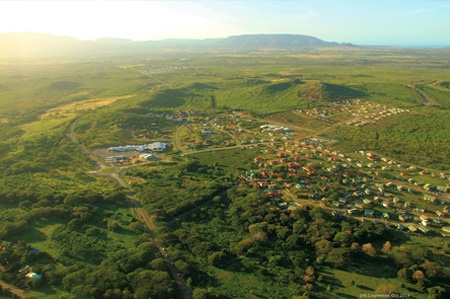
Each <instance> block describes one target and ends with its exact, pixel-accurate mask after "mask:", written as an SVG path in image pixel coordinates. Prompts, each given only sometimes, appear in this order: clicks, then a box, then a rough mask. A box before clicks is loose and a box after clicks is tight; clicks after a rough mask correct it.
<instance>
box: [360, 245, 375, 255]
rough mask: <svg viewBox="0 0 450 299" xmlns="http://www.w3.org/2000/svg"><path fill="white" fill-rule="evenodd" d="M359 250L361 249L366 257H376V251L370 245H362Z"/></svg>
mask: <svg viewBox="0 0 450 299" xmlns="http://www.w3.org/2000/svg"><path fill="white" fill-rule="evenodd" d="M361 249H362V251H363V252H364V253H365V254H367V255H368V256H370V257H376V256H377V251H376V250H375V248H373V246H372V244H371V243H367V244H364V245H363V246H362V247H361Z"/></svg>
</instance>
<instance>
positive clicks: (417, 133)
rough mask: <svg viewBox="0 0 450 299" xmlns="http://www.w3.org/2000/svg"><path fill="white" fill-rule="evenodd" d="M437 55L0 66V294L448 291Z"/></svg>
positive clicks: (330, 51) (130, 58) (141, 58)
mask: <svg viewBox="0 0 450 299" xmlns="http://www.w3.org/2000/svg"><path fill="white" fill-rule="evenodd" d="M249 42H250V41H249ZM253 42H255V41H252V43H253ZM142 51H143V50H142ZM449 58H450V54H449V53H448V50H446V49H430V50H429V51H428V52H427V53H426V54H425V53H423V52H422V51H421V50H420V49H402V48H382V47H380V48H371V47H366V48H364V47H343V46H339V45H335V46H333V47H331V46H330V47H328V48H318V49H303V50H298V49H297V50H295V49H293V48H287V49H284V50H276V49H274V50H273V51H269V50H267V49H264V50H257V49H256V48H255V49H247V48H246V49H244V48H240V49H234V50H230V49H227V50H224V49H221V50H214V51H210V52H207V51H204V52H196V51H194V50H192V49H189V50H188V51H185V52H183V51H176V50H173V49H172V50H170V51H169V50H167V51H160V52H158V53H154V52H149V53H142V52H139V53H137V54H136V55H128V54H121V55H118V54H115V55H111V56H108V57H106V58H104V59H101V60H100V59H93V58H90V57H89V56H82V57H81V58H80V57H77V59H73V60H70V59H66V60H64V61H51V60H49V59H48V58H46V59H45V60H44V61H45V63H38V62H36V61H22V62H17V61H13V60H5V61H3V62H2V64H0V78H1V82H2V84H1V85H0V90H1V92H2V93H1V96H0V119H1V120H2V121H1V122H0V136H1V139H0V140H1V141H0V153H1V155H0V169H1V175H0V206H1V208H2V212H1V214H0V242H1V243H0V245H1V246H2V247H1V248H2V250H1V251H0V263H1V265H2V267H3V268H2V273H1V275H0V279H1V280H2V281H4V283H6V284H7V285H8V286H11V287H14V292H13V293H14V294H12V293H11V292H8V290H6V289H4V288H3V289H2V294H4V295H5V296H9V297H12V296H16V297H19V298H55V299H56V298H59V299H60V298H64V299H65V298H67V299H69V298H297V299H298V298H356V297H359V296H360V295H361V294H368V295H370V294H389V295H392V294H394V295H395V296H401V295H404V296H408V297H410V298H430V297H429V294H435V293H436V294H438V293H439V294H444V292H447V294H448V292H449V290H450V285H449V282H448V281H449V280H448V278H449V277H450V268H449V267H448V265H449V263H448V262H449V259H450V239H449V235H450V228H449V227H450V218H449V217H450V216H449V215H450V214H449V209H448V206H449V205H450V179H449V178H450V123H449V118H448V112H449V109H450V89H448V82H447V81H448V68H449ZM127 146H128V148H127ZM24 269H25V270H24ZM28 273H35V274H41V275H42V277H41V278H39V279H32V278H30V277H26V276H25V274H28ZM6 284H5V285H6ZM19 290H20V291H19ZM435 298H444V297H435Z"/></svg>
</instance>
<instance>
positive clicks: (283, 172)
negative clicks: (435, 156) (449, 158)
mask: <svg viewBox="0 0 450 299" xmlns="http://www.w3.org/2000/svg"><path fill="white" fill-rule="evenodd" d="M309 141H310V140H308V139H303V140H296V141H286V142H285V143H284V145H282V146H279V145H277V144H275V143H271V144H270V146H267V149H266V150H265V153H264V154H261V156H258V157H254V159H253V160H254V162H255V167H254V169H251V170H248V171H246V172H245V173H242V174H241V175H240V177H239V179H240V180H241V181H246V182H248V184H249V185H251V186H254V187H255V188H263V189H265V190H266V191H267V194H268V195H269V196H270V197H271V198H273V200H274V203H276V204H277V205H278V206H279V207H280V208H281V207H291V208H294V207H295V206H292V205H291V206H289V204H288V202H289V200H288V202H286V201H285V200H284V199H283V197H284V195H286V192H288V193H290V194H294V195H296V196H297V198H307V199H310V200H320V201H321V202H322V203H323V204H325V205H326V206H328V207H329V208H330V209H334V210H335V211H336V212H335V213H336V214H337V213H339V212H338V211H339V210H341V211H344V213H346V214H348V215H358V216H361V217H362V220H364V221H365V220H367V219H366V218H372V219H373V218H378V219H380V218H381V219H382V220H383V221H385V222H386V223H387V224H388V225H390V222H388V221H397V222H398V225H397V227H398V228H399V229H408V230H409V231H416V230H420V231H422V232H423V233H429V231H430V229H429V227H428V224H429V223H432V225H433V226H438V225H443V224H445V223H444V222H445V218H446V217H447V215H448V214H449V209H448V206H447V205H446V202H445V201H443V200H442V199H439V197H438V195H437V194H434V195H432V194H430V193H432V192H434V191H435V190H437V188H436V187H433V186H432V185H431V184H423V185H422V186H418V185H415V184H414V183H415V182H414V181H413V180H410V181H402V182H404V184H403V183H402V184H395V183H392V182H383V181H382V180H380V179H379V178H378V177H376V176H372V172H371V171H367V170H366V169H362V170H359V168H360V167H358V166H357V164H359V161H357V160H356V159H354V158H350V157H349V156H348V155H347V154H344V153H341V152H339V151H333V150H331V149H329V148H325V147H324V146H323V144H321V143H319V142H315V143H310V142H309ZM363 155H365V156H367V159H368V160H369V161H372V162H374V163H376V162H378V163H380V161H383V162H385V163H382V164H387V162H389V161H391V160H388V159H384V158H379V157H377V156H376V155H374V154H373V153H370V152H365V151H363ZM392 165H399V167H401V168H407V169H409V170H410V171H413V170H414V171H416V172H417V171H419V170H418V168H417V167H415V166H409V165H404V164H401V163H395V161H392ZM364 168H366V167H364ZM389 171H392V170H391V169H389ZM444 177H445V178H447V176H446V175H445V174H441V178H444ZM336 183H339V185H340V186H343V187H344V189H345V191H344V192H341V194H339V195H338V198H336V199H334V200H329V199H328V197H329V196H330V195H332V196H333V198H335V196H336V194H332V192H333V191H334V190H333V187H332V186H336ZM442 187H443V186H442ZM340 189H341V188H340ZM440 189H442V192H450V185H447V186H445V188H444V187H443V188H440ZM402 192H407V193H402ZM407 194H409V195H408V196H407ZM420 194H422V195H420ZM435 195H436V196H435ZM411 196H413V200H412V201H414V202H412V201H411V200H405V199H403V198H411ZM420 196H422V201H421V199H420V198H421V197H420ZM421 202H422V203H423V205H424V206H427V207H429V205H427V204H426V202H430V203H434V204H433V206H432V208H431V210H428V209H426V208H424V207H422V206H421ZM433 209H434V210H433ZM340 213H342V212H340ZM426 214H432V215H435V216H434V217H435V219H431V218H432V217H431V216H430V217H428V218H426V219H425V217H423V219H420V220H419V219H418V215H426ZM436 216H437V217H436ZM377 221H378V220H377ZM405 226H406V227H405Z"/></svg>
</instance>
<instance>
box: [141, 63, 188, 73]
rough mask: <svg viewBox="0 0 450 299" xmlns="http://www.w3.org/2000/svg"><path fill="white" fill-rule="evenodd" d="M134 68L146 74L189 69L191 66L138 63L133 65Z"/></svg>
mask: <svg viewBox="0 0 450 299" xmlns="http://www.w3.org/2000/svg"><path fill="white" fill-rule="evenodd" d="M133 68H134V69H136V70H138V71H140V72H143V73H145V74H164V73H170V72H176V71H183V70H188V69H189V66H187V65H181V66H153V65H137V66H133Z"/></svg>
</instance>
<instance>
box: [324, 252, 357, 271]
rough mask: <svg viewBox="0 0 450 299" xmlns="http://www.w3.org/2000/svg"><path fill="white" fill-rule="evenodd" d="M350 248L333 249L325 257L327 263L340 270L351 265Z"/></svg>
mask: <svg viewBox="0 0 450 299" xmlns="http://www.w3.org/2000/svg"><path fill="white" fill-rule="evenodd" d="M350 254H351V249H350V248H333V249H331V251H330V252H329V253H328V255H327V262H329V263H331V264H332V265H333V266H334V267H337V268H342V267H344V266H347V265H348V264H350V263H351V258H350Z"/></svg>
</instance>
